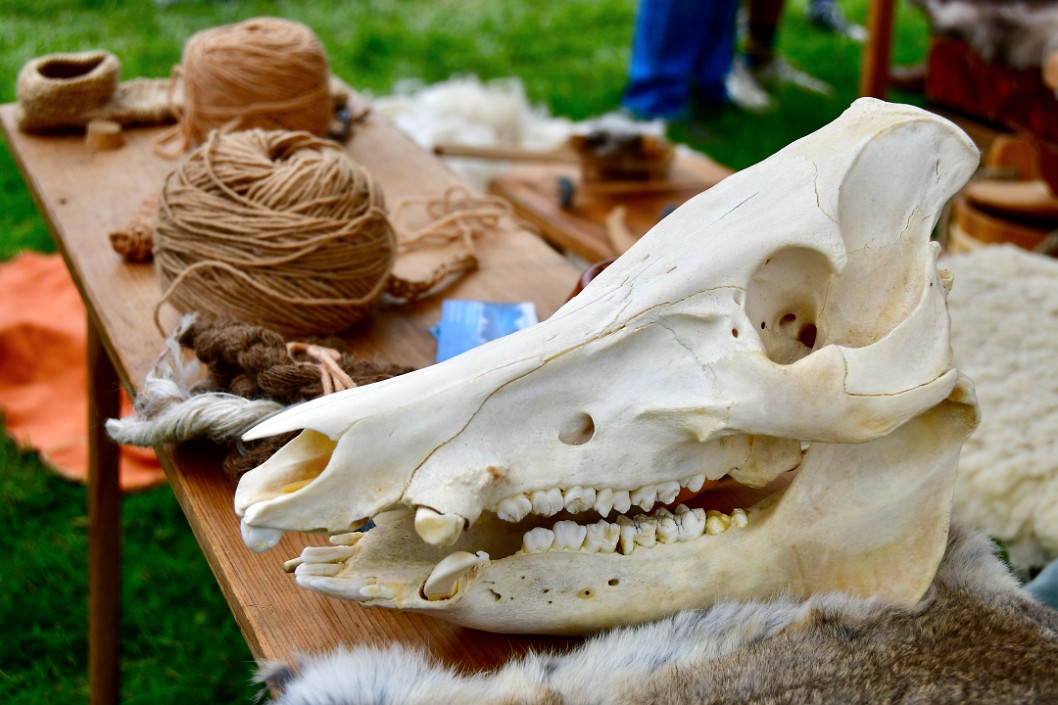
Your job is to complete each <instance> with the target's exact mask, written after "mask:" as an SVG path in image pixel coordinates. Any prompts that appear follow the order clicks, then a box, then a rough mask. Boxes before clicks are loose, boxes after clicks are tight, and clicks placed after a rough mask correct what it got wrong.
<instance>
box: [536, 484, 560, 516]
mask: <svg viewBox="0 0 1058 705" xmlns="http://www.w3.org/2000/svg"><path fill="white" fill-rule="evenodd" d="M531 499H532V502H533V513H534V514H540V515H543V516H545V517H549V516H552V515H554V514H558V513H559V512H560V511H562V508H563V507H565V506H566V504H565V502H564V501H563V499H562V490H560V489H558V488H557V487H552V488H551V489H549V490H537V491H535V492H533V494H532V496H531Z"/></svg>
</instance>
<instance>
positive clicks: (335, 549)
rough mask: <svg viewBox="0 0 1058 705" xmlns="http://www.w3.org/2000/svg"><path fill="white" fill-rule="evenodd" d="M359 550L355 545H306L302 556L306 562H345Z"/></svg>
mask: <svg viewBox="0 0 1058 705" xmlns="http://www.w3.org/2000/svg"><path fill="white" fill-rule="evenodd" d="M358 552H359V549H358V548H356V547H355V546H306V547H305V548H304V549H303V550H302V551H301V557H302V558H303V559H304V560H305V562H306V563H334V562H337V561H341V562H345V561H347V560H349V559H350V558H352V557H353V556H355V555H356V554H357V553H358Z"/></svg>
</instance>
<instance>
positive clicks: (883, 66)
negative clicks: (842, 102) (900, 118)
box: [860, 0, 893, 100]
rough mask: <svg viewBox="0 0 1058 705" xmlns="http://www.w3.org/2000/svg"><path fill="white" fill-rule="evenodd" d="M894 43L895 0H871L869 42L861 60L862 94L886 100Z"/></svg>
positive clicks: (868, 23)
mask: <svg viewBox="0 0 1058 705" xmlns="http://www.w3.org/2000/svg"><path fill="white" fill-rule="evenodd" d="M892 42H893V0H871V4H870V7H869V9H868V15H867V42H866V43H865V44H864V46H863V59H862V61H861V62H860V96H861V97H862V96H870V97H872V98H878V99H880V100H885V96H886V93H887V92H888V89H889V60H890V49H891V48H892Z"/></svg>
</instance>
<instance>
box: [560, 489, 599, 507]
mask: <svg viewBox="0 0 1058 705" xmlns="http://www.w3.org/2000/svg"><path fill="white" fill-rule="evenodd" d="M565 497H566V511H568V512H571V513H573V514H576V513H578V512H583V511H585V510H586V509H590V508H591V507H592V506H593V505H594V504H595V489H594V488H592V487H581V486H580V485H575V486H573V487H570V488H569V489H568V490H566V493H565Z"/></svg>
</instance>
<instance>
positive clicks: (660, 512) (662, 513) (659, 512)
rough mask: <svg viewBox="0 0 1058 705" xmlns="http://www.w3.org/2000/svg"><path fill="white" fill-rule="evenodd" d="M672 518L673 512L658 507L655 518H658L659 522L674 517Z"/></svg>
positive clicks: (666, 508)
mask: <svg viewBox="0 0 1058 705" xmlns="http://www.w3.org/2000/svg"><path fill="white" fill-rule="evenodd" d="M672 516H673V514H672V512H671V511H669V508H668V507H658V510H657V511H656V512H654V518H656V519H657V520H658V521H661V520H662V519H664V518H665V517H672Z"/></svg>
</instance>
